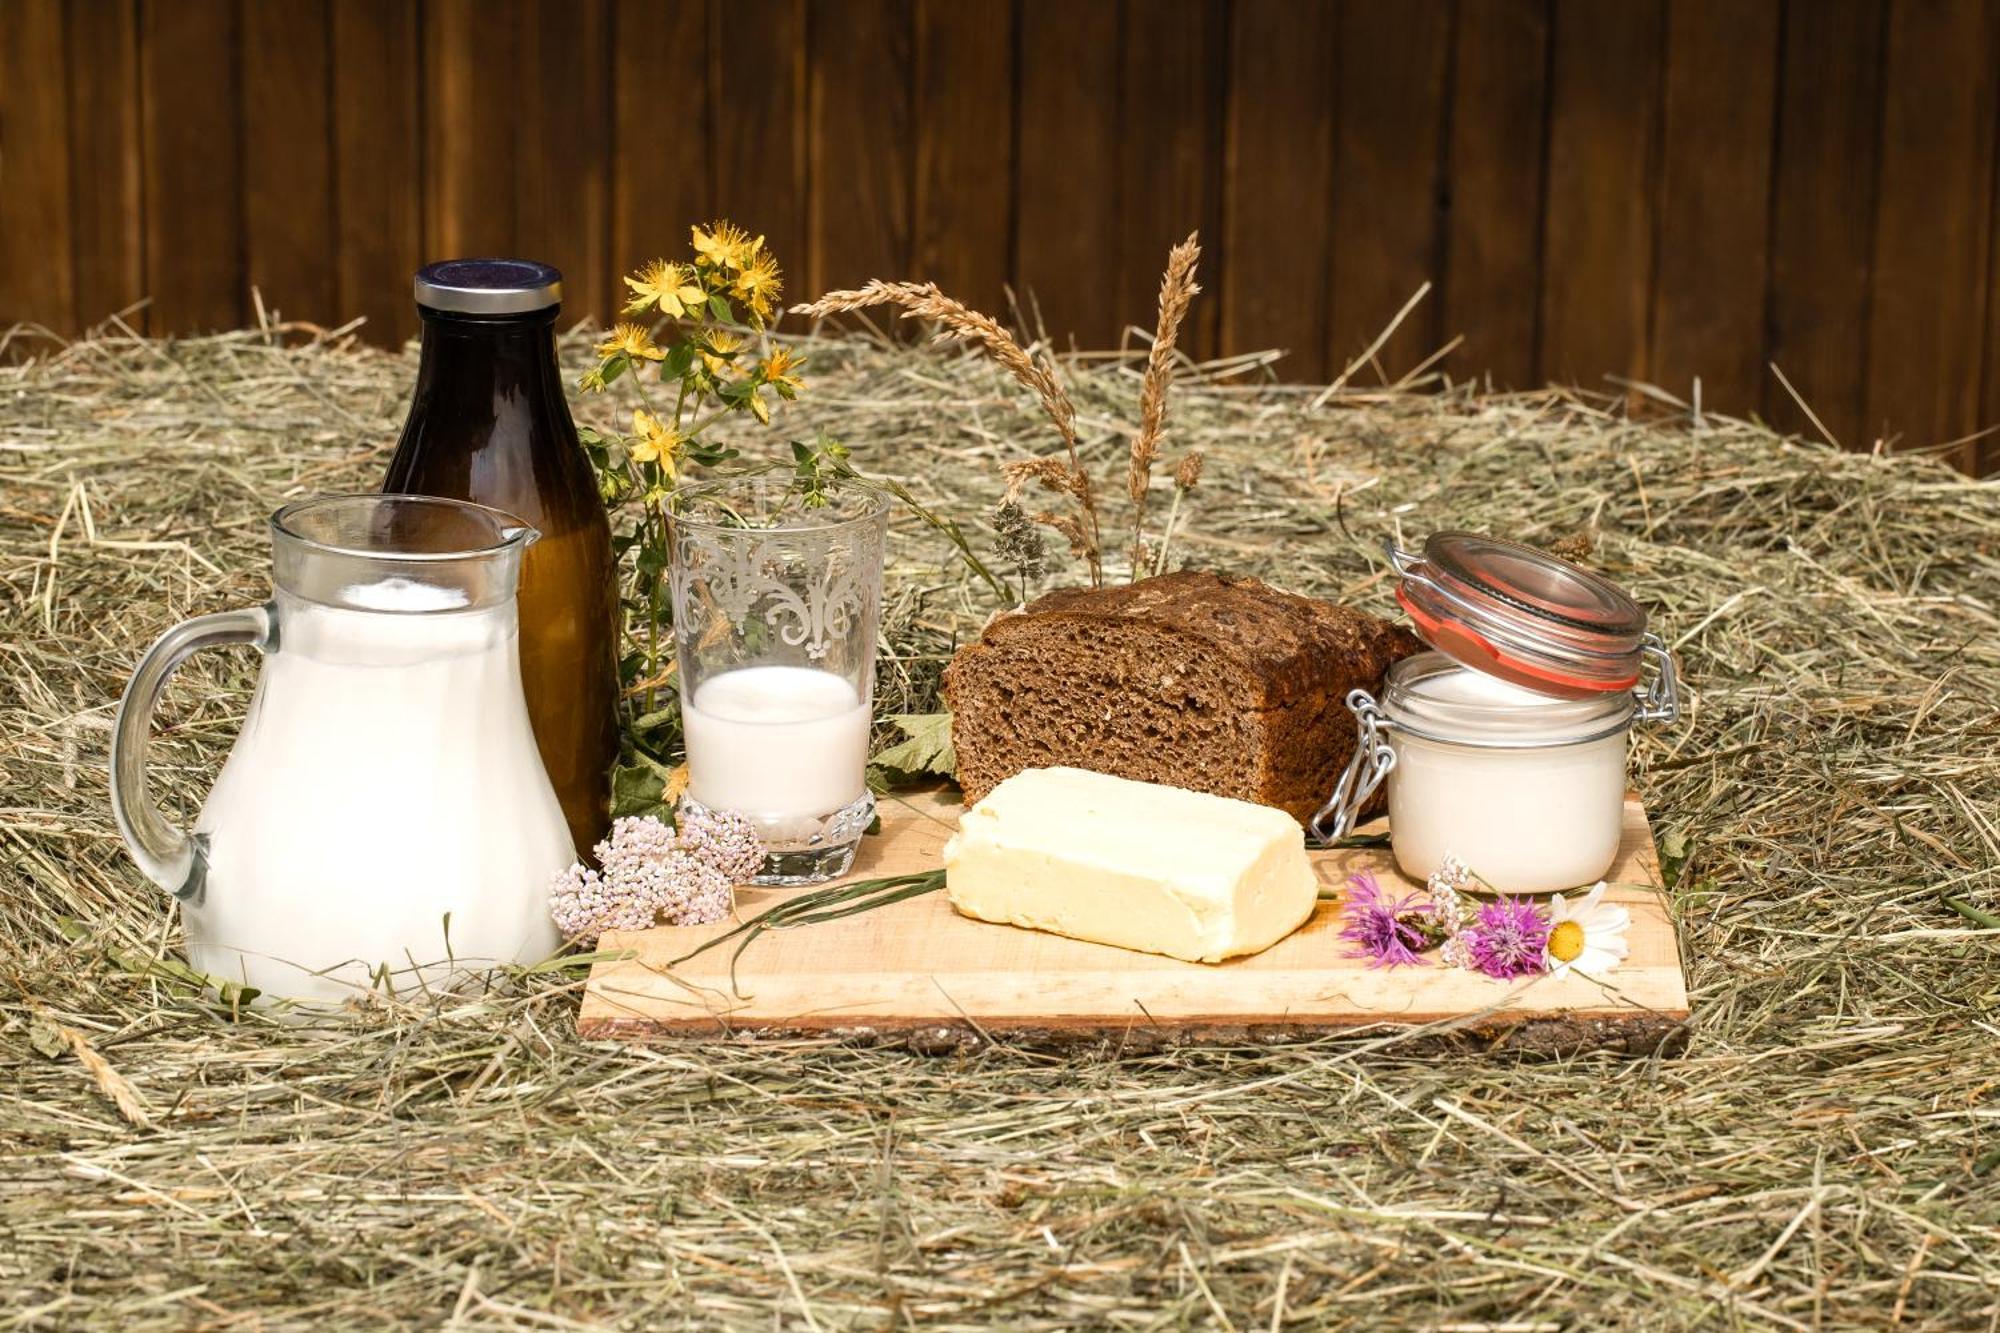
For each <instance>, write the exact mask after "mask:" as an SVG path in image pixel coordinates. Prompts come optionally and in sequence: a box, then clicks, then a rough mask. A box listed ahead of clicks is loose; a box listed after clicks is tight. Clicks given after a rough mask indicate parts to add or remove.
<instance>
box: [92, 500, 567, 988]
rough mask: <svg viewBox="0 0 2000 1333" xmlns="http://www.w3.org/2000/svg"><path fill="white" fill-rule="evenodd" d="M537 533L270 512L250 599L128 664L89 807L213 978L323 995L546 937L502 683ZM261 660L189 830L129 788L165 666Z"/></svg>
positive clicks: (549, 819) (369, 516)
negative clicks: (174, 917)
mask: <svg viewBox="0 0 2000 1333" xmlns="http://www.w3.org/2000/svg"><path fill="white" fill-rule="evenodd" d="M536 536H537V534H536V532H535V530H534V529H533V528H531V527H529V526H527V525H526V524H525V523H522V522H521V521H520V520H519V519H517V518H515V517H514V516H512V515H511V514H506V513H502V512H501V511H499V510H497V509H488V508H486V507H484V506H482V505H475V504H468V503H465V502H462V501H456V500H440V499H431V498H425V497H418V496H396V495H336V496H327V497H323V498H319V499H313V500H306V501H302V502H300V503H298V504H293V505H289V506H287V507H285V508H283V509H280V510H279V511H278V512H277V513H276V514H274V515H273V516H272V518H271V543H272V554H273V569H272V580H271V581H272V585H273V595H272V599H271V601H270V602H269V603H268V604H267V605H265V606H262V607H255V608H251V609H246V610H241V611H225V612H222V613H220V614H217V615H209V616H199V617H196V618H195V619H193V620H189V621H185V622H183V623H181V624H179V625H176V626H175V627H174V628H172V629H170V630H168V631H167V632H166V633H165V634H164V635H162V636H161V638H160V640H159V642H158V643H155V644H154V645H153V647H152V648H151V649H150V650H149V651H148V652H147V654H146V656H145V657H144V658H143V659H142V660H141V661H140V663H139V666H138V669H137V671H135V672H134V673H133V676H132V682H131V684H130V685H129V686H128V687H127V688H126V691H125V697H124V699H123V701H122V702H121V703H120V704H119V709H118V719H117V723H116V726H115V729H114V732H113V738H112V749H111V805H112V812H113V814H114V815H115V816H116V818H117V821H118V831H119V832H120V833H121V834H123V835H124V838H125V842H126V845H127V846H128V847H129V848H130V849H131V852H132V857H133V859H134V860H135V861H137V862H138V864H139V867H140V868H141V869H142V870H144V871H145V872H146V874H147V875H148V876H149V877H150V878H152V879H153V880H154V881H155V882H156V883H158V884H159V885H161V886H162V887H163V888H165V889H167V890H168V891H169V892H171V893H172V894H174V896H175V897H176V898H178V899H179V900H180V903H181V912H182V921H183V924H184V926H185V929H186V934H187V947H188V956H189V961H190V962H191V963H192V964H193V965H194V967H195V968H197V969H198V970H200V971H202V972H204V973H206V974H208V975H209V977H210V978H211V979H213V980H214V981H216V982H218V983H222V982H234V983H237V984H239V985H243V986H248V987H252V988H254V989H256V990H257V991H259V992H262V993H263V994H265V995H273V996H289V997H294V998H299V999H306V1000H320V1001H326V1000H340V999H344V998H348V997H350V996H355V995H359V994H363V993H365V992H367V991H369V990H370V989H372V988H387V989H390V990H393V991H396V992H404V991H407V990H409V989H414V988H415V987H417V986H419V985H422V986H431V985H435V984H438V983H440V982H442V981H443V980H444V979H445V978H446V977H447V976H448V974H449V973H451V972H452V971H453V970H455V969H460V968H472V969H477V968H485V967H489V966H492V965H493V964H495V963H503V962H535V961H539V960H540V959H542V958H545V957H547V956H549V955H550V954H551V953H553V952H554V951H555V949H556V947H557V945H558V943H559V942H560V941H559V939H558V936H557V934H556V931H555V927H554V926H553V924H552V923H551V922H550V920H549V915H548V910H547V902H548V887H549V881H550V879H551V877H552V876H553V875H555V874H556V873H557V872H558V871H560V870H562V869H564V868H565V867H567V866H568V865H569V864H570V862H571V861H572V860H573V859H575V850H574V848H573V847H572V846H571V844H570V836H569V828H568V825H567V823H566V821H565V820H564V818H563V811H562V806H561V805H560V803H559V802H558V801H557V799H556V793H555V789H554V787H553V786H552V785H551V784H550V782H549V777H548V774H547V772H546V771H545V770H544V769H543V767H542V761H541V759H540V757H539V755H538V753H537V751H536V748H535V737H534V732H533V730H532V728H531V725H530V723H529V720H528V710H527V704H526V702H525V700H524V699H523V696H522V693H521V669H520V659H519V651H518V637H519V634H518V628H517V623H516V612H515V605H514V590H515V580H516V576H517V575H518V573H519V570H520V561H521V552H522V550H523V549H524V548H526V547H527V546H528V545H529V543H531V542H533V541H534V540H535V538H536ZM228 644H248V645H251V646H253V647H255V648H257V649H258V651H259V652H261V653H262V654H263V655H264V656H263V669H262V671H261V673H260V675H259V678H258V681H257V690H256V694H255V696H254V697H253V698H252V699H251V701H250V711H249V716H248V717H247V718H246V719H245V721H244V724H243V730H242V732H241V734H240V735H239V736H238V737H237V740H236V744H235V746H234V748H233V749H232V750H231V751H230V754H229V758H228V761H227V762H226V763H225V764H224V765H223V768H222V772H221V774H220V776H218V777H217V779H216V782H215V787H214V789H213V790H212V791H210V792H209V795H208V800H207V802H206V803H205V804H204V805H203V807H202V811H201V816H200V818H199V819H198V820H197V821H196V822H195V827H194V832H193V833H192V834H191V835H189V834H184V833H182V832H181V831H180V830H179V829H176V828H175V827H174V826H173V825H172V824H170V823H169V822H168V821H167V820H166V819H165V818H164V817H163V816H162V815H161V813H160V811H159V809H158V808H157V807H156V806H155V805H154V804H153V802H152V801H151V800H150V799H149V798H148V796H147V791H146V747H147V737H148V733H149V731H150V727H151V723H152V718H153V710H154V708H155V706H156V705H157V704H158V702H159V699H160V695H161V693H162V692H163V691H164V689H165V687H166V684H167V680H168V678H169V677H170V676H171V675H172V674H173V672H174V670H175V669H176V668H177V667H179V666H180V664H181V663H182V662H183V661H185V660H186V659H187V658H188V657H189V656H190V655H191V654H192V653H194V652H195V651H196V650H197V649H200V648H210V647H218V646H223V645H228Z"/></svg>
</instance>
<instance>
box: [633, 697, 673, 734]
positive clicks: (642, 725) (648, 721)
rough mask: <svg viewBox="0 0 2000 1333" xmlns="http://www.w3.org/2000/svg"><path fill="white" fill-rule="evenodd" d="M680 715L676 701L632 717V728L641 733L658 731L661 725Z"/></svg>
mask: <svg viewBox="0 0 2000 1333" xmlns="http://www.w3.org/2000/svg"><path fill="white" fill-rule="evenodd" d="M680 715H681V706H680V705H679V704H678V703H673V704H669V705H668V706H667V707H665V708H655V709H654V710H653V711H652V712H650V713H644V714H641V715H640V716H638V717H635V718H633V719H632V730H633V731H635V732H639V733H642V734H643V733H645V732H648V731H658V730H659V729H660V728H661V727H664V726H666V725H667V724H668V723H669V722H672V721H673V720H674V719H675V718H677V717H679V716H680Z"/></svg>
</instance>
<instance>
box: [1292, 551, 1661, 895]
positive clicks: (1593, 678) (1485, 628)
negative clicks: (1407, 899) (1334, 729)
mask: <svg viewBox="0 0 2000 1333" xmlns="http://www.w3.org/2000/svg"><path fill="white" fill-rule="evenodd" d="M1389 562H1390V564H1391V565H1393V566H1394V567H1395V570H1396V572H1397V574H1398V575H1399V576H1400V581H1399V583H1398V585H1397V588H1396V600H1397V601H1398V602H1400V603H1401V604H1402V606H1403V609H1404V610H1405V611H1407V612H1408V613H1409V615H1410V619H1411V621H1412V622H1413V624H1414V626H1415V628H1416V632H1417V634H1418V636H1419V637H1420V638H1422V639H1423V640H1424V641H1425V642H1426V643H1428V644H1429V645H1430V646H1431V648H1432V649H1433V650H1434V651H1432V652H1427V653H1419V654H1417V655H1416V656H1414V657H1409V658H1405V659H1404V660H1402V661H1401V662H1398V663H1396V665H1395V666H1393V667H1391V668H1390V669H1389V674H1388V678H1387V681H1386V684H1385V686H1384V688H1383V691H1382V697H1381V699H1379V700H1378V699H1376V698H1375V697H1374V696H1373V695H1371V694H1369V693H1368V691H1366V690H1355V691H1353V692H1352V693H1350V694H1349V695H1348V696H1347V706H1348V709H1349V710H1350V711H1351V712H1353V714H1354V716H1355V720H1356V724H1357V727H1358V729H1359V733H1360V734H1359V740H1358V743H1357V745H1356V747H1355V752H1354V758H1353V760H1352V761H1351V762H1350V763H1349V764H1348V766H1347V769H1346V771H1345V772H1344V773H1342V775H1341V777H1340V781H1339V783H1338V784H1337V785H1336V786H1335V788H1334V792H1333V795H1332V797H1331V798H1330V799H1329V800H1328V801H1327V803H1326V805H1325V806H1323V807H1322V808H1321V809H1320V811H1319V813H1318V814H1317V815H1315V816H1314V817H1313V822H1312V830H1313V832H1314V833H1315V834H1316V835H1318V836H1319V837H1321V838H1322V839H1327V840H1331V839H1333V838H1337V837H1341V836H1343V835H1345V834H1347V833H1349V832H1351V831H1352V830H1353V826H1354V823H1355V820H1356V816H1357V815H1358V814H1359V812H1360V811H1361V809H1362V808H1363V807H1364V806H1365V805H1366V804H1367V802H1368V800H1369V798H1370V797H1371V796H1373V795H1374V793H1375V791H1376V789H1377V788H1378V787H1380V786H1381V785H1382V784H1383V783H1384V782H1385V781H1386V782H1387V784H1388V793H1389V838H1390V844H1391V847H1392V849H1393V851H1394V854H1395V857H1396V864H1397V865H1398V866H1399V867H1400V868H1401V869H1402V871H1403V873H1404V874H1406V875H1409V876H1410V877H1412V878H1413V879H1417V880H1423V879H1426V878H1428V877H1429V875H1430V874H1431V872H1433V871H1434V870H1436V869H1437V868H1438V866H1439V865H1440V864H1441V863H1442V862H1443V860H1444V858H1445V857H1446V856H1447V855H1453V856H1456V857H1457V858H1458V859H1459V860H1460V861H1462V862H1464V863H1465V864H1466V865H1468V866H1469V867H1471V869H1472V870H1473V872H1474V873H1475V874H1477V875H1478V876H1479V877H1480V878H1481V879H1483V880H1485V881H1486V882H1487V883H1489V884H1491V885H1492V886H1493V887H1494V888H1496V889H1500V890H1503V891H1505V892H1509V893H1543V892H1550V891H1554V890H1559V889H1568V888H1573V887H1575V886H1577V885H1579V884H1588V883H1590V882H1591V881H1593V880H1596V879H1599V878H1601V877H1602V876H1603V875H1604V873H1605V872H1606V871H1607V870H1609V869H1610V868H1611V866H1612V864H1613V863H1614V862H1615V861H1616V859H1617V856H1618V845H1619V840H1620V837H1621V835H1622V832H1623V828H1624V806H1625V760H1626V750H1627V743H1628V740H1629V737H1630V732H1631V729H1632V726H1633V724H1635V723H1642V722H1643V723H1654V722H1657V723H1667V724H1671V723H1673V722H1675V721H1677V720H1678V719H1679V717H1680V691H1679V684H1678V681H1677V678H1676V675H1675V670H1674V661H1673V655H1672V654H1671V653H1669V652H1668V651H1667V648H1666V646H1665V645H1664V644H1663V643H1662V642H1661V641H1660V639H1659V638H1658V636H1656V635H1654V634H1651V633H1648V632H1647V629H1646V613H1645V611H1644V610H1642V609H1641V608H1640V607H1639V605H1638V603H1636V602H1634V601H1633V600H1632V599H1631V598H1630V597H1629V596H1627V595H1626V594H1625V592H1624V591H1623V590H1621V589H1620V588H1618V587H1617V586H1616V585H1615V584H1613V583H1611V582H1609V581H1608V580H1606V579H1603V578H1601V577H1599V576H1598V575H1596V574H1592V573H1589V572H1588V571H1586V570H1582V569H1579V568H1577V567H1576V566H1575V565H1572V564H1570V563H1569V562H1567V561H1565V560H1561V559H1559V558H1557V557H1555V556H1552V555H1549V554H1548V553H1546V552H1543V551H1538V550H1536V549H1534V548H1533V547H1529V546H1523V545H1520V544H1519V543H1516V542H1509V541H1502V540H1499V539H1498V538H1493V537H1484V536H1479V535H1476V534H1473V533H1466V532H1440V533H1435V534H1433V535H1432V536H1431V537H1430V538H1429V539H1428V540H1427V541H1426V542H1425V543H1424V545H1423V550H1422V553H1421V554H1414V553H1411V552H1408V551H1404V550H1401V549H1399V548H1398V547H1397V546H1396V545H1395V544H1394V543H1393V542H1392V543H1391V544H1390V546H1389ZM1649 663H1650V665H1651V672H1650V678H1649V679H1646V680H1645V682H1644V683H1643V684H1642V683H1641V681H1642V677H1644V676H1647V675H1648V673H1647V669H1646V668H1647V665H1648V664H1649Z"/></svg>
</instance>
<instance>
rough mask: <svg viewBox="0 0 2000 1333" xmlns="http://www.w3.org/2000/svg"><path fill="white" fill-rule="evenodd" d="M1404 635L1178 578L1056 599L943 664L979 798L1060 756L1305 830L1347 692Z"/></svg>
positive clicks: (1330, 765)
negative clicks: (1273, 810)
mask: <svg viewBox="0 0 2000 1333" xmlns="http://www.w3.org/2000/svg"><path fill="white" fill-rule="evenodd" d="M1421 647H1422V644H1421V643H1420V642H1419V641H1418V640H1417V638H1416V637H1415V636H1414V635H1413V634H1411V633H1410V632H1409V631H1408V630H1406V629H1403V628H1402V627H1400V626H1397V625H1393V624H1391V623H1389V622H1387V621H1384V620H1380V619H1378V618H1376V617H1374V616H1370V615H1367V614H1365V613H1363V612H1359V611H1355V610H1352V609H1350V608H1347V607H1342V606H1337V605H1335V604H1333V603H1331V602H1325V601H1320V600H1317V599H1315V598H1310V597H1301V596H1298V595H1297V594H1294V593H1288V592H1282V591H1280V590H1278V589H1276V588H1273V587H1271V586H1270V585H1268V584H1266V583H1263V582H1261V581H1260V580H1257V579H1248V578H1229V577H1224V576H1220V575H1216V574H1211V573H1202V572H1193V571H1183V572H1180V573H1175V574H1167V575H1163V576H1161V577H1158V578H1152V579H1146V580H1143V581H1141V582H1139V583H1134V584H1127V585H1120V586H1115V587H1109V588H1101V589H1087V588H1074V589H1063V590H1060V591H1057V592H1052V593H1050V594H1048V595H1047V596H1045V597H1042V598H1041V599H1039V600H1038V601H1036V602H1034V603H1032V604H1031V605H1029V606H1028V607H1027V608H1026V609H1025V610H1023V611H1020V612H1017V613H1015V614H1012V615H1007V616H1002V617H1000V618H998V619H997V620H995V621H994V622H993V623H992V624H990V625H988V626H987V627H986V630H985V632H984V633H983V634H982V635H981V636H980V638H979V639H978V641H977V642H974V643H970V644H967V645H965V646H964V647H962V648H960V649H959V651H958V653H957V654H956V655H955V656H954V657H953V658H952V661H951V663H950V665H949V666H948V667H947V668H946V670H945V676H944V694H945V700H946V702H947V704H948V705H949V706H950V708H951V710H952V736H953V741H954V744H955V745H956V748H957V751H958V765H959V766H958V776H959V781H960V783H961V785H962V786H963V787H964V790H965V796H966V800H967V801H968V802H971V801H976V800H978V799H979V798H980V797H981V796H983V795H985V793H986V792H987V791H989V790H991V788H992V787H993V786H994V785H995V784H997V783H999V782H1000V781H1002V780H1004V779H1005V778H1008V777H1011V776H1012V775H1013V774H1014V773H1017V772H1019V771H1021V770H1022V769H1024V768H1030V767H1035V766H1038V765H1042V764H1052V763H1063V764H1072V765H1075V766H1077V767H1082V768H1091V769H1096V770H1098V771H1100V772H1106V773H1114V774H1117V775H1118V776H1121V777H1131V778H1138V779H1140V780H1142V781H1153V782H1168V783H1170V784H1172V785H1175V786H1181V787H1188V788H1192V789H1193V790H1197V791H1211V792H1215V793H1216V794H1217V795H1222V796H1234V797H1237V798H1239V799H1243V800H1253V801H1257V802H1259V803H1260V804H1264V805H1272V806H1276V807H1278V808H1279V809H1282V810H1285V811H1287V812H1288V813H1290V814H1291V815H1292V816H1293V817H1294V818H1296V819H1298V820H1300V821H1301V822H1302V823H1303V822H1304V821H1305V820H1307V819H1309V818H1310V817H1311V815H1312V813H1313V811H1314V810H1316V809H1317V808H1318V807H1319V805H1320V803H1321V802H1322V801H1324V800H1325V799H1326V796H1327V795H1328V793H1329V792H1330V791H1331V789H1332V784H1333V780H1334V778H1335V777H1336V776H1337V775H1338V773H1339V771H1340V770H1341V769H1342V768H1343V767H1345V765H1346V763H1347V760H1348V758H1349V756H1350V755H1352V753H1353V750H1354V721H1353V718H1352V717H1351V715H1349V713H1348V712H1347V710H1346V708H1345V706H1344V700H1345V698H1346V695H1347V693H1348V691H1349V690H1352V689H1355V688H1357V687H1359V688H1365V689H1371V690H1373V689H1379V688H1380V686H1381V682H1382V676H1383V673H1384V672H1385V671H1387V670H1388V668H1389V666H1390V664H1391V663H1393V662H1395V661H1397V660H1398V659H1400V658H1403V657H1407V656H1409V655H1410V654H1411V653H1414V652H1417V651H1418V650H1419V649H1421Z"/></svg>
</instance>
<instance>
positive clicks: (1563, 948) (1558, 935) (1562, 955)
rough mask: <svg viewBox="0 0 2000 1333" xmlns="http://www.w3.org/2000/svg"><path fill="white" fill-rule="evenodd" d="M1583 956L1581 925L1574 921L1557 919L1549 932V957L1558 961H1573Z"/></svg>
mask: <svg viewBox="0 0 2000 1333" xmlns="http://www.w3.org/2000/svg"><path fill="white" fill-rule="evenodd" d="M1582 956H1583V927H1582V926H1579V925H1578V924H1576V922H1574V921H1558V922H1556V928H1555V929H1554V930H1552V931H1550V932H1549V957H1551V958H1553V959H1555V960H1556V961H1557V962H1558V963H1573V962H1575V961H1576V960H1577V959H1578V958H1580V957H1582Z"/></svg>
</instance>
